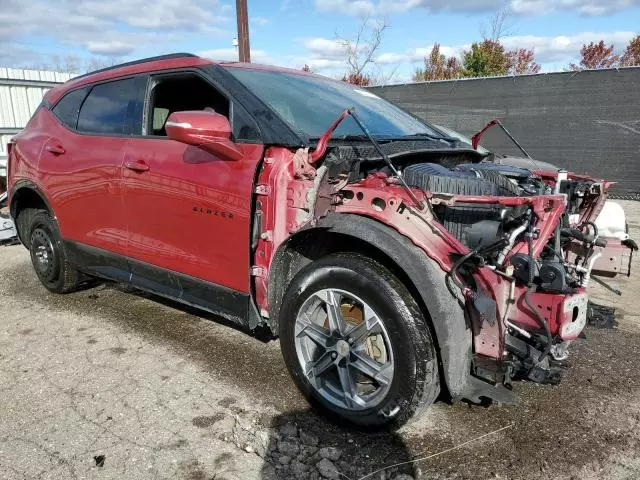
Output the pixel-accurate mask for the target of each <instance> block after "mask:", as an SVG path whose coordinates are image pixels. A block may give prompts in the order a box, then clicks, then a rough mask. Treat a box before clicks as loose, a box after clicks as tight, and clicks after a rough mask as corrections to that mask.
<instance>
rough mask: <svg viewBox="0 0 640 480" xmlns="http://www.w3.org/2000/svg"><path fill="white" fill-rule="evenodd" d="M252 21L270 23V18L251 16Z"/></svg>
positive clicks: (257, 23) (256, 23)
mask: <svg viewBox="0 0 640 480" xmlns="http://www.w3.org/2000/svg"><path fill="white" fill-rule="evenodd" d="M251 23H253V24H254V25H266V24H267V23H269V19H268V18H265V17H251Z"/></svg>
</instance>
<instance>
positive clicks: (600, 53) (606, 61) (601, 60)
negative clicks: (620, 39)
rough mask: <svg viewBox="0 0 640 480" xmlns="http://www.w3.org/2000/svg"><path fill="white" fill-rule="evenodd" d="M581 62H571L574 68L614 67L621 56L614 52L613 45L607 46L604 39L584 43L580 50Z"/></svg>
mask: <svg viewBox="0 0 640 480" xmlns="http://www.w3.org/2000/svg"><path fill="white" fill-rule="evenodd" d="M580 57H581V58H580V63H579V64H578V65H576V64H575V63H572V64H571V69H572V70H576V71H579V70H585V69H589V70H593V69H598V68H612V67H616V66H617V65H618V62H619V60H620V57H619V56H618V55H615V54H614V53H613V45H609V46H607V45H606V44H605V43H604V40H600V41H599V42H598V43H594V42H591V43H589V45H586V44H585V45H583V46H582V49H581V50H580Z"/></svg>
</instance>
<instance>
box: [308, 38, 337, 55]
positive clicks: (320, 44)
mask: <svg viewBox="0 0 640 480" xmlns="http://www.w3.org/2000/svg"><path fill="white" fill-rule="evenodd" d="M304 46H305V48H307V50H309V52H311V55H313V56H315V57H320V58H344V54H345V47H344V44H343V43H342V42H340V41H339V40H337V39H329V38H322V37H315V38H308V39H306V40H305V41H304Z"/></svg>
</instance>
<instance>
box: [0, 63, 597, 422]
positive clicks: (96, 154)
mask: <svg viewBox="0 0 640 480" xmlns="http://www.w3.org/2000/svg"><path fill="white" fill-rule="evenodd" d="M9 151H10V154H9V162H8V170H9V174H8V177H9V182H8V188H9V194H10V211H11V215H12V217H13V218H14V219H15V222H16V225H17V229H18V233H19V237H20V240H21V241H22V243H23V244H24V245H25V246H26V247H27V248H28V249H29V250H30V252H31V259H32V262H33V266H34V268H35V271H36V274H37V275H38V277H39V279H40V280H41V281H42V283H43V284H44V286H45V287H46V288H47V289H49V290H51V291H52V292H57V293H66V292H70V291H72V290H74V289H75V288H77V287H78V286H79V284H80V282H82V280H83V279H84V278H86V277H87V276H90V277H99V278H102V279H107V280H111V281H116V282H121V283H126V284H129V285H131V286H132V287H135V288H138V289H141V290H146V291H150V292H153V293H156V294H158V295H162V296H165V297H168V298H171V299H174V300H178V301H180V302H184V303H185V304H188V305H193V306H197V307H199V308H202V309H204V310H208V311H210V312H214V313H215V314H218V315H220V316H222V317H224V318H226V319H229V320H231V321H233V322H236V323H237V324H239V325H241V326H243V327H245V328H246V329H247V330H248V331H253V330H256V329H258V328H262V327H266V328H268V329H270V331H271V332H273V334H274V336H279V337H280V342H281V346H282V352H283V355H284V359H285V361H286V364H287V367H288V369H289V371H290V372H291V375H292V376H293V379H294V381H295V383H296V384H297V386H298V387H299V388H300V390H301V391H302V392H304V394H305V395H306V396H307V397H308V398H309V399H310V400H311V401H312V402H313V403H314V404H316V405H319V406H321V407H323V408H324V409H326V410H328V411H330V412H332V413H333V414H336V415H337V416H339V417H342V418H343V419H346V420H348V421H350V422H353V423H356V424H360V425H366V426H372V427H373V426H385V425H386V426H392V427H393V426H399V425H402V424H403V423H405V422H406V421H407V420H408V419H409V418H411V417H412V416H413V415H414V414H415V413H416V412H417V411H418V410H419V409H420V408H421V407H425V406H428V405H430V404H431V403H432V402H433V401H434V400H435V398H436V397H437V396H438V395H439V393H440V392H444V393H446V394H447V396H448V397H449V398H452V399H454V400H455V399H467V400H469V401H472V402H480V401H482V400H485V399H493V400H498V401H501V402H514V401H515V400H516V397H515V395H514V393H513V392H512V390H511V382H512V380H514V379H529V380H533V381H538V382H544V383H556V382H558V381H559V379H560V378H561V376H562V374H563V373H564V371H565V369H566V362H565V360H566V357H567V347H568V345H569V344H570V343H571V341H572V340H574V339H575V338H577V337H578V335H579V334H580V332H581V330H582V328H583V327H584V325H585V318H586V312H587V295H586V293H585V288H586V285H587V283H588V282H589V278H590V274H591V268H592V266H593V265H594V259H595V258H597V255H599V252H600V251H601V249H602V247H603V246H604V242H603V241H602V239H601V238H599V236H598V232H597V229H596V228H595V226H594V225H593V223H592V220H594V219H595V216H596V215H597V214H598V212H599V211H600V209H601V208H602V206H603V203H604V201H605V197H606V195H605V191H606V189H607V187H608V184H607V183H605V182H602V181H599V180H595V179H591V178H588V177H581V176H576V175H571V174H567V173H566V172H562V171H560V172H545V171H532V170H526V169H523V168H515V167H509V166H507V165H504V164H500V165H498V164H496V163H495V162H494V163H492V162H491V161H488V160H490V158H488V157H487V153H486V152H479V151H476V150H475V149H474V148H472V147H471V146H470V145H468V144H466V143H464V142H462V141H461V140H459V139H456V138H452V137H449V136H447V134H446V133H444V132H442V131H441V130H438V129H437V128H435V127H430V126H429V125H428V124H426V123H424V122H423V121H421V120H419V119H417V118H416V117H414V116H412V115H410V114H408V113H406V112H405V111H403V110H401V109H399V108H397V107H395V106H394V105H392V104H390V103H388V102H386V101H385V100H383V99H381V98H379V97H377V96H376V95H374V94H372V93H371V92H369V91H367V90H363V89H361V88H358V87H354V86H351V85H347V84H344V83H341V82H337V81H334V80H330V79H327V78H323V77H320V76H316V75H312V74H309V73H306V72H302V71H293V70H285V69H281V68H272V67H262V66H256V65H250V64H240V63H214V62H211V61H209V60H205V59H202V58H199V57H196V56H193V55H188V54H174V55H167V56H163V57H156V58H151V59H146V60H141V61H137V62H132V63H127V64H123V65H119V66H116V67H112V68H108V69H105V70H101V71H98V72H94V73H91V74H88V75H85V76H82V77H77V78H75V79H73V80H71V81H69V82H67V83H65V84H64V85H61V86H59V87H56V88H54V89H52V90H50V91H49V92H48V93H47V95H46V97H45V99H44V100H43V102H42V104H41V105H40V107H39V108H38V110H37V111H36V112H35V114H34V115H33V117H32V118H31V120H30V122H29V124H28V125H27V127H26V128H25V129H24V130H23V131H22V132H21V133H20V134H19V135H17V136H16V137H15V139H14V140H13V141H12V143H11V145H10V146H9ZM569 258H571V259H572V261H571V262H570V261H568V259H569Z"/></svg>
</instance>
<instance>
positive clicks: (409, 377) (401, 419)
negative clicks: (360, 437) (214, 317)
mask: <svg viewBox="0 0 640 480" xmlns="http://www.w3.org/2000/svg"><path fill="white" fill-rule="evenodd" d="M327 288H332V289H341V290H346V291H348V292H350V293H353V294H355V295H357V296H358V297H360V298H361V299H362V300H364V301H365V302H367V303H368V304H369V305H370V306H371V307H372V308H373V310H375V311H376V312H379V313H378V315H379V318H380V320H381V321H382V323H383V325H384V328H385V329H386V332H387V334H388V337H389V343H390V344H391V348H392V351H393V352H394V373H393V377H392V379H391V382H390V383H389V385H390V386H389V387H388V388H389V389H388V391H387V393H386V394H384V397H383V398H381V400H380V401H379V403H377V404H376V405H374V406H373V407H372V408H368V409H363V410H357V409H346V408H340V407H339V406H337V405H335V404H333V403H332V402H330V401H327V399H326V398H324V397H323V396H322V395H320V394H319V393H318V391H317V390H316V388H314V386H313V385H312V384H311V383H310V381H309V380H308V378H307V377H306V376H305V375H304V373H303V370H302V367H301V365H300V361H299V360H298V356H297V352H296V344H295V338H294V337H295V324H296V317H297V315H298V312H299V310H300V309H301V308H302V307H303V304H304V302H305V301H306V300H307V299H308V298H309V297H311V296H312V295H314V294H315V293H316V292H318V291H320V290H323V289H327ZM279 320H280V321H279V334H280V345H281V349H282V354H283V356H284V360H285V363H286V365H287V368H288V369H289V372H290V373H291V376H292V377H293V380H294V382H295V384H296V385H297V387H298V388H299V389H300V391H301V392H302V393H303V394H304V395H305V396H306V397H307V399H308V400H309V401H310V402H311V403H312V404H313V405H315V406H318V407H320V408H321V409H323V410H324V411H326V412H328V413H329V414H331V415H333V416H337V417H339V419H341V420H346V421H347V422H349V423H351V424H354V425H357V426H360V427H366V428H373V429H379V428H391V429H395V428H398V427H400V426H402V425H403V424H405V423H406V422H407V421H409V420H410V419H411V418H412V417H414V416H415V415H417V413H418V412H419V411H420V410H422V409H423V408H426V407H428V406H429V405H431V404H432V403H433V402H434V400H435V399H436V397H437V396H438V394H439V392H440V383H439V374H438V360H437V353H436V349H435V346H434V342H433V339H432V336H431V331H430V329H429V326H428V324H427V320H426V319H425V317H424V315H423V313H422V311H421V309H420V308H419V306H418V304H417V303H416V301H415V300H414V298H413V297H412V296H411V294H410V293H409V291H408V290H407V288H406V287H405V286H404V285H403V284H402V283H401V282H400V281H399V280H398V279H397V278H396V277H395V276H394V275H392V274H391V273H390V272H389V271H388V270H387V269H386V268H384V267H383V266H381V265H380V264H378V263H377V262H374V261H372V260H371V259H368V258H366V257H363V256H361V255H357V254H337V255H330V256H327V257H324V258H322V259H320V260H318V261H316V262H314V263H312V264H310V265H308V266H306V267H305V268H303V269H302V270H301V271H300V272H299V273H298V274H297V275H296V276H295V278H294V279H293V280H292V282H291V284H290V285H289V287H288V289H287V291H286V293H285V295H284V298H283V302H282V308H281V310H280V318H279Z"/></svg>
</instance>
